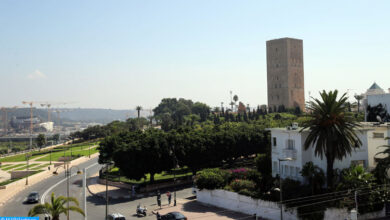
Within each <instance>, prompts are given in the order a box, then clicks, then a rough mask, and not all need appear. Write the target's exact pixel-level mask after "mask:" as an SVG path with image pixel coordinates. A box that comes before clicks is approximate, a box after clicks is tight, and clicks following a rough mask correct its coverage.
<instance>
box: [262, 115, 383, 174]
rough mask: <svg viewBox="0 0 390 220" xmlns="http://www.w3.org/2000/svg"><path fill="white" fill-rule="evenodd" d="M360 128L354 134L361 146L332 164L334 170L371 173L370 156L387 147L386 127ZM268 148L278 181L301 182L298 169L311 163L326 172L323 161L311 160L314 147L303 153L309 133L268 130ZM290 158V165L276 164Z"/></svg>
mask: <svg viewBox="0 0 390 220" xmlns="http://www.w3.org/2000/svg"><path fill="white" fill-rule="evenodd" d="M361 125H362V126H361V128H359V129H358V130H357V135H358V137H359V138H360V140H361V141H362V146H361V147H360V148H358V149H356V150H355V151H353V152H352V154H351V156H347V157H345V158H344V159H343V160H336V161H335V162H334V168H335V169H336V168H338V169H340V170H341V169H344V168H348V167H350V165H351V164H360V165H362V166H364V167H365V168H368V169H373V168H375V166H376V163H375V161H374V156H375V154H376V153H378V152H381V151H383V148H378V147H379V146H383V145H388V144H390V141H389V140H385V138H386V137H390V123H388V124H378V123H377V124H374V123H367V122H364V123H361ZM269 130H270V131H271V145H272V147H271V148H272V176H276V175H277V174H280V175H281V177H282V178H287V177H288V178H291V179H295V180H300V181H303V177H302V176H301V174H300V171H301V170H302V167H303V166H304V165H305V164H306V163H307V162H310V161H312V162H313V163H314V165H317V166H319V167H320V168H321V169H322V170H323V171H324V172H326V158H325V156H324V157H323V158H322V159H321V158H320V157H317V156H315V154H314V147H313V146H311V147H309V148H308V149H307V150H305V149H304V146H303V144H304V142H305V140H306V138H307V136H308V133H309V130H307V129H306V130H303V131H302V132H301V130H302V128H299V127H294V126H293V127H287V128H270V129H269ZM283 158H292V159H293V160H291V161H282V162H280V172H279V159H283Z"/></svg>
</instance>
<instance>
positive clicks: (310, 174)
mask: <svg viewBox="0 0 390 220" xmlns="http://www.w3.org/2000/svg"><path fill="white" fill-rule="evenodd" d="M300 173H301V175H302V176H303V177H304V178H305V179H306V181H307V183H308V184H309V186H311V193H312V195H314V194H315V193H318V191H319V190H321V188H322V185H324V183H325V174H324V171H323V170H322V169H321V168H319V167H318V166H317V165H314V164H313V162H311V161H310V162H307V163H306V164H305V165H304V166H303V167H302V170H301V171H300Z"/></svg>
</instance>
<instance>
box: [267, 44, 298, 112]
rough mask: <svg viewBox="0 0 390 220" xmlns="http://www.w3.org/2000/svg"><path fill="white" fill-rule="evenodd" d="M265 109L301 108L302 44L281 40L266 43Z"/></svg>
mask: <svg viewBox="0 0 390 220" xmlns="http://www.w3.org/2000/svg"><path fill="white" fill-rule="evenodd" d="M267 89H268V107H269V108H272V109H277V108H279V106H284V107H286V108H295V107H300V108H301V110H303V111H304V109H305V90H304V72H303V41H302V40H299V39H293V38H281V39H276V40H270V41H267Z"/></svg>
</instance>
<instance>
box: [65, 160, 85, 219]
mask: <svg viewBox="0 0 390 220" xmlns="http://www.w3.org/2000/svg"><path fill="white" fill-rule="evenodd" d="M66 164H67V166H66V170H65V173H66V178H67V180H66V189H67V190H66V196H67V197H68V198H69V181H70V177H71V174H72V168H75V167H76V168H77V174H81V173H82V172H81V171H80V168H79V167H78V166H73V167H71V168H69V161H68V163H66ZM67 208H68V210H67V215H66V219H67V220H69V200H68V201H67Z"/></svg>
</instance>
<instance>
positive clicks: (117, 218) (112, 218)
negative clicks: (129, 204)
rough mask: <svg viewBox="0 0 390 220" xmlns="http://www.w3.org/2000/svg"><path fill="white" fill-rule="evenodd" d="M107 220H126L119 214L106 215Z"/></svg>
mask: <svg viewBox="0 0 390 220" xmlns="http://www.w3.org/2000/svg"><path fill="white" fill-rule="evenodd" d="M107 220H126V218H125V216H123V215H122V214H120V213H112V214H109V215H108V217H107Z"/></svg>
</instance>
